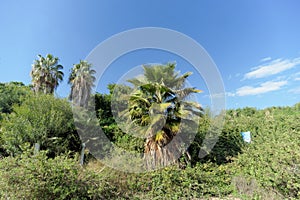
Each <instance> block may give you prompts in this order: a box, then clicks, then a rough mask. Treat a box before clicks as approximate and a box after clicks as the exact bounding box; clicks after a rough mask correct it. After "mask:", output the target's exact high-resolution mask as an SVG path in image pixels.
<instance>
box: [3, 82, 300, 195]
mask: <svg viewBox="0 0 300 200" xmlns="http://www.w3.org/2000/svg"><path fill="white" fill-rule="evenodd" d="M109 88H110V89H111V93H110V94H96V95H95V106H96V111H97V117H98V119H99V124H100V126H101V127H102V129H103V130H104V132H105V134H106V135H107V137H108V138H109V139H110V140H111V141H112V142H113V143H115V144H116V145H117V146H119V147H122V148H124V149H128V150H134V151H138V152H143V151H144V140H143V139H141V138H135V137H133V136H130V135H128V134H126V133H124V132H122V130H121V129H120V128H119V127H118V125H117V123H116V122H115V120H114V118H113V114H112V112H111V98H112V90H113V88H114V85H110V86H109ZM0 106H1V116H2V118H1V119H0V169H1V170H0V188H1V190H0V199H209V198H212V197H222V198H228V197H239V198H241V199H299V198H300V193H299V191H300V154H299V147H300V124H299V121H300V103H298V104H296V105H294V106H292V107H271V108H266V109H262V110H257V109H255V108H242V109H231V110H227V112H226V117H225V124H224V127H223V130H222V133H221V135H220V137H219V140H218V142H217V143H216V145H215V147H214V148H213V150H212V152H211V153H210V154H209V155H208V156H206V157H204V158H202V159H200V158H199V157H198V154H199V150H200V147H201V143H202V142H203V139H204V137H205V134H206V133H207V130H208V129H209V127H210V124H211V121H212V120H213V119H212V118H211V117H210V115H209V110H208V109H207V110H205V111H204V112H205V114H204V115H203V116H202V117H201V118H200V123H199V128H198V133H197V135H196V137H195V139H194V142H193V143H192V145H191V146H190V147H189V149H188V151H189V153H190V155H191V162H186V160H185V157H182V159H181V161H180V162H179V163H177V164H176V165H171V166H168V167H166V168H163V169H160V170H157V171H151V172H146V173H141V174H130V173H125V172H119V171H116V170H114V169H111V168H108V167H105V166H103V164H101V163H100V162H98V161H92V160H90V161H89V162H87V163H86V165H84V166H83V167H81V166H80V165H79V161H78V152H79V150H80V141H79V138H78V135H77V134H76V131H75V127H74V122H73V116H72V111H71V107H70V104H69V102H68V101H67V100H64V99H58V98H55V97H54V96H52V95H42V94H41V95H34V94H32V92H31V91H30V88H29V87H28V86H24V85H23V84H21V83H9V84H0ZM242 131H250V132H251V136H252V141H251V143H245V142H244V141H243V140H242V138H241V132H242ZM36 142H39V143H40V144H41V149H42V150H41V151H40V152H39V153H37V154H35V155H34V154H33V146H34V144H35V143H36Z"/></svg>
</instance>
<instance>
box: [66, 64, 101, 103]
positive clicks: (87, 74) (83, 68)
mask: <svg viewBox="0 0 300 200" xmlns="http://www.w3.org/2000/svg"><path fill="white" fill-rule="evenodd" d="M91 68H92V65H91V64H90V63H88V62H87V61H84V60H80V63H78V64H75V65H74V67H73V68H72V70H71V74H70V77H69V84H71V94H70V100H72V101H73V103H74V104H75V105H77V106H81V107H87V104H88V99H89V97H90V95H91V91H92V87H94V82H95V80H96V78H95V76H94V74H95V73H96V71H95V70H93V69H91Z"/></svg>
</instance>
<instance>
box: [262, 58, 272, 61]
mask: <svg viewBox="0 0 300 200" xmlns="http://www.w3.org/2000/svg"><path fill="white" fill-rule="evenodd" d="M269 60H272V58H271V57H265V58H263V59H261V60H260V62H266V61H269Z"/></svg>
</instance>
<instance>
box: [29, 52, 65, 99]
mask: <svg viewBox="0 0 300 200" xmlns="http://www.w3.org/2000/svg"><path fill="white" fill-rule="evenodd" d="M38 57H39V59H37V60H35V61H34V63H33V65H32V70H31V72H30V76H31V77H32V85H33V90H34V91H35V92H43V93H44V94H52V93H53V92H54V90H55V89H56V88H57V87H58V85H59V82H60V81H62V80H63V76H64V73H63V72H62V71H61V70H62V69H63V66H62V65H59V64H58V61H59V59H58V58H57V57H53V55H51V54H47V55H46V58H44V57H43V56H41V55H38Z"/></svg>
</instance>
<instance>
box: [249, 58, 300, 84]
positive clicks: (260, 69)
mask: <svg viewBox="0 0 300 200" xmlns="http://www.w3.org/2000/svg"><path fill="white" fill-rule="evenodd" d="M299 64H300V57H298V58H294V59H284V60H283V59H276V60H272V61H270V62H268V63H266V64H263V65H259V66H257V67H254V68H252V69H253V71H251V72H248V73H246V74H245V76H244V78H245V79H255V78H263V77H267V76H271V75H274V74H278V73H280V72H283V71H285V70H288V69H291V68H293V67H295V66H297V65H299Z"/></svg>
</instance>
